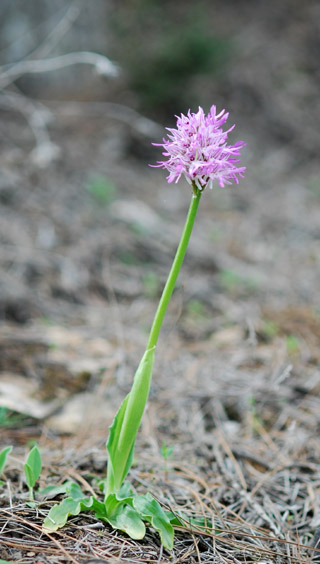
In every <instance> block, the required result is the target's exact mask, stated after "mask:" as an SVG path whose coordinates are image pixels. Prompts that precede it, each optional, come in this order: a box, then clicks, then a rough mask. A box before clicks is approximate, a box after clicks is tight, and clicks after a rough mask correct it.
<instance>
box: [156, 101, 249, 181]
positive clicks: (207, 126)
mask: <svg viewBox="0 0 320 564" xmlns="http://www.w3.org/2000/svg"><path fill="white" fill-rule="evenodd" d="M228 117H229V114H228V113H226V111H225V110H222V112H220V113H219V114H218V115H217V113H216V106H211V109H210V111H209V113H208V115H205V114H204V111H203V109H202V108H200V107H199V111H198V112H197V113H196V114H193V113H191V111H190V110H189V111H188V114H187V115H186V116H185V115H183V114H181V117H177V129H172V128H169V127H168V128H167V130H168V131H169V134H168V140H166V139H163V143H153V145H158V146H160V147H163V148H164V149H165V152H164V153H162V154H163V156H164V157H168V159H167V160H165V161H158V164H156V165H153V166H156V167H161V168H164V169H167V170H168V171H169V175H168V176H167V180H168V182H169V183H170V182H173V181H175V182H176V183H177V182H178V180H180V178H181V175H184V176H185V178H186V179H187V181H188V182H189V184H195V185H196V186H197V188H199V190H201V191H202V190H204V189H205V188H206V186H209V188H212V185H213V182H214V180H218V182H219V184H220V186H221V187H222V188H223V187H224V186H225V184H231V183H232V181H234V182H236V183H237V184H238V183H239V177H240V178H243V175H244V172H245V170H246V167H244V166H237V163H239V162H240V159H239V158H238V157H239V156H240V150H241V149H242V148H243V147H244V146H245V143H243V141H238V142H237V143H235V144H234V145H228V144H227V139H228V134H229V133H230V131H232V130H233V129H234V127H235V126H234V125H233V126H232V127H230V129H228V130H227V131H223V129H222V127H221V126H222V125H223V124H224V123H225V122H226V121H227V119H228ZM151 166H152V165H151Z"/></svg>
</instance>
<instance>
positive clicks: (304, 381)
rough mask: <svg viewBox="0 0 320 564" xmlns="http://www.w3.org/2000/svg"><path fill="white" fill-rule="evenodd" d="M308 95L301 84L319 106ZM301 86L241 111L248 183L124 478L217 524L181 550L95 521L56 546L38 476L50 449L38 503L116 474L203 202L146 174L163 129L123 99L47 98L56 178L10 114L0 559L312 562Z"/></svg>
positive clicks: (310, 177)
mask: <svg viewBox="0 0 320 564" xmlns="http://www.w3.org/2000/svg"><path fill="white" fill-rule="evenodd" d="M284 4H285V3H284ZM311 4H312V3H310V6H311ZM270 17H271V16H270ZM255 29H257V28H255ZM266 29H267V27H265V28H263V29H262V30H260V31H261V33H262V32H263V31H266ZM299 29H302V31H303V30H304V28H303V26H302V27H301V28H299ZM248 30H249V31H250V25H249V24H248V29H247V31H248ZM291 31H292V28H291V27H290V28H288V29H287V38H288V37H289V38H290V32H291ZM256 33H258V32H257V31H256ZM301 33H302V32H301ZM258 36H259V34H258ZM259 37H260V36H259ZM299 37H300V40H301V42H302V43H303V41H302V35H301V36H299ZM254 40H256V36H252V41H254ZM278 40H279V41H280V39H278ZM304 44H305V43H303V45H304ZM281 52H282V53H283V52H284V50H282V51H281ZM297 52H298V48H297ZM290 53H291V54H290V56H291V57H292V60H295V59H294V54H292V51H291V52H290ZM268 56H270V57H272V49H271V51H268V52H267V53H266V54H265V57H266V60H267V58H268ZM299 56H302V55H300V52H299ZM310 60H312V59H310ZM242 64H243V72H245V68H246V61H245V56H244V57H243V61H242ZM253 66H254V65H253ZM253 66H252V67H251V68H253ZM255 68H256V72H257V73H258V75H255V76H259V79H258V80H257V81H256V82H254V80H253V79H252V84H251V89H253V88H255V89H256V92H258V93H259V92H260V94H261V96H260V98H259V99H260V101H262V103H264V102H265V98H264V97H263V95H262V93H265V89H266V88H267V83H266V80H265V75H264V69H263V68H260V66H259V62H258V60H257V61H256V66H255ZM267 68H269V69H270V66H269V67H267ZM240 74H241V73H239V75H240ZM230 76H231V78H230V80H234V81H236V80H237V76H238V75H237V72H236V71H235V72H234V74H233V75H232V73H231V74H230ZM241 76H242V77H243V74H242V75H241ZM239 80H240V79H239ZM248 83H250V76H249V75H248V76H247V84H248ZM315 83H316V79H315V82H311V80H310V81H309V82H307V83H305V84H304V87H305V89H306V90H305V91H307V92H309V94H310V97H311V98H312V92H314V91H315V90H313V89H314V88H315ZM291 87H292V92H291V95H290V96H288V92H287V91H286V89H283V88H282V89H281V88H279V89H278V90H277V91H276V92H277V96H278V98H277V100H278V104H274V106H272V107H273V109H274V108H277V111H278V112H279V114H277V113H276V112H275V110H274V112H275V113H274V114H273V116H272V115H270V114H269V115H268V114H267V112H266V111H263V112H261V115H262V116H263V117H261V120H260V121H259V118H258V115H259V112H256V113H254V115H252V116H251V121H250V111H249V110H248V120H247V122H246V120H245V117H246V116H244V118H243V120H242V121H241V120H240V123H239V124H238V125H237V128H236V130H235V132H234V138H235V139H239V138H241V139H245V140H246V141H247V143H248V145H247V148H246V150H245V154H244V158H245V161H246V165H247V167H248V173H247V175H246V178H245V179H244V180H243V181H242V182H241V184H240V185H239V186H237V187H230V188H228V189H224V190H222V189H220V188H218V187H217V188H216V189H215V190H213V191H212V192H210V191H207V192H205V193H204V194H203V197H202V201H201V205H200V210H199V215H198V218H197V222H196V226H195V229H194V233H193V235H192V240H191V243H190V247H189V249H188V254H187V257H186V260H185V263H184V265H183V268H182V271H181V274H180V277H179V283H178V286H177V289H176V291H175V293H174V296H173V299H172V301H171V304H170V307H169V311H168V314H167V316H166V319H165V323H164V327H163V330H162V333H161V337H160V342H159V346H158V350H157V355H156V364H155V371H154V379H153V384H152V389H151V395H150V400H149V404H148V409H147V411H146V414H145V417H144V420H143V425H142V429H141V432H140V434H139V437H138V441H137V447H136V461H135V464H134V467H133V469H132V471H131V472H130V480H131V482H132V484H133V485H134V486H135V488H136V489H137V491H139V492H145V491H151V493H152V494H153V495H155V497H156V498H157V499H159V501H160V502H161V503H163V504H164V506H166V507H170V508H171V509H172V510H175V511H178V510H179V509H183V511H184V512H185V513H186V514H187V515H188V516H190V517H191V516H205V517H206V518H208V519H212V520H213V522H214V529H213V531H211V532H208V531H206V532H201V531H199V530H196V529H195V530H192V529H190V527H189V526H188V524H187V523H186V528H185V530H180V531H177V532H176V540H175V546H174V550H173V551H172V553H169V552H166V551H164V550H162V548H161V546H160V542H159V540H158V537H157V535H156V534H155V533H154V532H153V531H152V530H151V529H149V531H148V534H147V536H146V538H145V539H144V540H143V541H142V542H135V541H132V540H131V539H128V538H127V537H125V535H123V534H120V533H117V532H114V531H111V530H110V529H109V528H108V527H107V526H105V525H103V524H102V525H101V524H99V523H98V522H97V521H96V520H95V519H94V517H93V516H92V515H90V514H86V515H84V516H78V517H74V518H72V519H71V520H70V522H69V523H68V525H67V526H66V527H65V528H63V529H62V530H61V531H58V532H57V533H54V534H52V535H44V534H42V533H41V524H42V521H43V518H44V517H45V516H46V514H47V513H48V510H49V508H50V506H51V505H52V503H54V502H55V501H56V500H47V499H45V498H43V497H41V495H39V496H38V497H37V499H38V501H39V504H38V505H37V506H36V507H30V506H29V505H28V491H27V487H26V484H25V483H24V481H23V462H24V460H25V457H26V454H27V451H28V448H29V446H30V445H31V444H33V442H34V441H35V440H36V441H37V443H38V444H39V446H40V449H41V453H42V458H43V472H42V475H41V479H40V483H39V486H40V487H45V486H46V485H48V484H53V483H61V482H62V481H64V480H65V479H74V480H76V481H78V483H80V484H81V485H82V486H83V487H84V489H88V490H90V488H91V487H94V488H96V483H97V480H98V479H99V478H101V477H103V476H104V473H105V468H106V451H105V441H106V437H107V432H108V426H109V425H110V424H111V421H112V419H113V416H114V414H115V411H116V409H117V407H118V405H119V404H120V402H121V400H122V399H123V398H124V396H125V394H126V393H127V392H128V390H129V389H130V384H131V381H132V376H133V374H134V370H135V368H136V366H137V364H138V362H139V359H140V357H141V355H142V353H143V351H144V346H145V344H146V340H147V334H148V328H149V327H150V324H151V322H152V318H153V314H154V311H155V309H156V306H157V302H158V299H159V296H160V293H161V289H162V287H163V284H164V282H165V280H166V276H167V273H168V270H169V268H170V265H171V261H172V258H173V256H174V253H175V249H176V246H177V243H178V241H179V237H180V233H181V230H182V227H183V223H184V219H185V215H186V212H187V208H188V205H189V199H190V191H189V187H188V186H187V184H186V183H184V182H183V181H181V183H179V184H178V185H174V186H172V185H170V186H169V185H167V184H166V181H165V174H164V173H163V172H162V171H159V170H157V169H151V168H149V167H148V163H150V162H155V161H156V160H157V158H158V154H157V151H156V149H154V148H152V147H151V146H150V143H151V141H152V140H156V138H158V139H159V138H161V135H162V130H161V128H160V129H159V128H158V126H157V125H156V124H154V123H153V122H145V121H143V119H142V118H141V119H140V118H139V116H137V115H135V114H132V113H129V114H128V113H126V109H125V108H121V107H119V106H117V105H115V104H109V103H90V102H88V103H85V102H84V103H72V102H70V103H66V102H60V103H58V102H56V103H53V102H51V103H48V104H47V106H48V108H49V110H50V112H51V115H52V117H53V119H52V121H51V123H50V124H49V126H48V130H49V133H50V137H51V140H52V142H54V143H55V145H56V146H57V147H58V148H59V154H57V158H56V159H55V160H54V161H52V162H50V163H49V164H47V165H46V166H42V167H41V166H39V158H37V155H35V154H34V152H33V153H32V149H33V143H34V141H33V137H32V133H31V130H30V127H29V125H28V124H27V123H26V122H25V121H24V119H23V118H22V117H21V118H20V117H19V116H18V115H17V114H16V113H15V112H14V111H8V110H6V111H2V112H1V122H0V128H1V135H0V139H1V169H2V171H1V184H0V200H1V211H0V213H1V224H0V237H1V259H0V274H1V299H0V313H1V325H0V350H1V359H0V370H1V375H0V393H1V406H2V408H1V412H0V417H1V445H0V446H1V448H2V447H4V446H7V445H13V447H14V448H13V451H12V453H11V455H10V457H9V459H8V464H7V466H6V468H5V472H4V475H3V477H2V479H3V484H2V486H1V488H0V492H1V497H0V505H1V508H0V521H1V526H0V558H2V559H3V560H9V561H13V562H21V563H24V564H27V563H29V562H30V563H31V562H37V563H38V564H40V563H46V564H47V563H48V564H49V563H50V564H51V563H52V564H54V563H60V562H61V563H63V562H78V563H85V562H87V563H90V562H91V563H92V564H93V563H94V562H96V563H98V562H101V563H102V562H130V563H131V562H146V563H153V562H154V563H157V562H163V563H165V562H172V563H178V562H185V563H196V562H207V563H209V562H210V563H211V562H215V563H223V562H224V563H227V562H228V563H229V562H230V563H231V562H234V563H236V562H261V564H262V562H263V563H267V562H272V563H280V562H290V563H291V562H292V563H295V562H307V561H311V560H312V559H313V561H314V562H317V561H319V558H320V556H319V554H320V552H317V551H316V550H314V549H313V548H312V546H313V545H314V544H315V543H316V537H317V529H318V527H320V503H319V502H320V471H319V460H320V447H319V430H320V372H319V364H320V314H319V312H320V289H319V282H318V281H319V273H320V253H319V238H320V230H319V225H320V200H319V196H320V183H319V178H320V176H319V169H318V164H317V162H316V159H315V153H316V151H317V147H318V142H319V139H318V133H317V131H316V126H313V124H316V123H317V120H318V119H319V115H318V114H317V112H316V108H317V103H316V101H315V105H314V106H312V107H309V111H308V112H306V108H305V106H303V107H300V106H299V94H297V92H296V91H295V90H294V84H293V83H291ZM308 87H309V90H308ZM311 98H310V99H311ZM272 99H273V100H275V94H274V96H273V98H272ZM286 99H287V101H288V104H287V105H285V102H284V100H286ZM290 104H291V106H290ZM284 106H285V107H286V109H287V114H284V113H281V108H282V107H284ZM264 110H265V108H264ZM270 111H271V110H270ZM280 114H281V119H283V120H284V124H283V126H285V124H286V123H287V122H288V123H289V122H290V123H291V125H292V128H291V136H292V137H291V139H292V142H290V143H289V142H288V141H287V140H285V141H284V140H281V135H280V133H279V131H280V130H281V124H280V123H279V120H278V117H279V115H280ZM277 116H278V117H277ZM293 116H295V117H297V119H296V121H295V120H294V119H293ZM290 117H291V121H290V119H289V118H290ZM231 119H232V118H231ZM279 119H280V118H279ZM286 120H287V122H286ZM305 120H307V125H306V127H305V128H302V127H300V126H301V125H302V124H303V122H304V123H306V121H305ZM142 125H143V126H144V131H147V133H143V134H142V133H141V127H142ZM254 125H258V126H259V125H262V126H263V127H264V130H263V131H261V129H259V130H255V133H253V126H254ZM299 127H300V132H301V134H300V135H298V133H297V131H298V130H299ZM296 128H297V129H296ZM284 129H285V127H284ZM281 131H283V130H281ZM40 156H41V155H40ZM38 157H39V156H38ZM40 164H41V163H40ZM164 443H165V444H166V445H168V446H169V447H171V446H172V447H173V451H172V453H171V455H170V457H169V458H168V460H166V459H164V457H163V456H161V449H162V445H163V444H164ZM315 534H316V537H315Z"/></svg>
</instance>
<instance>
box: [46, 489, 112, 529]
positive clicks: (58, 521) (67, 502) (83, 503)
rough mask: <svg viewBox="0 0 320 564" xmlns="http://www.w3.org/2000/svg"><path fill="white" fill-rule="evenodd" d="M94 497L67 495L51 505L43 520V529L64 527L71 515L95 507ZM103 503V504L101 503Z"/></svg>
mask: <svg viewBox="0 0 320 564" xmlns="http://www.w3.org/2000/svg"><path fill="white" fill-rule="evenodd" d="M94 501H95V500H94V498H93V497H92V496H90V497H86V498H82V499H81V500H79V499H72V497H67V498H66V499H64V500H63V501H62V502H61V503H58V504H57V505H54V506H53V507H51V509H50V511H49V513H48V516H47V517H46V518H45V520H44V522H43V527H42V528H43V529H49V530H50V531H57V530H58V529H61V527H63V526H64V525H65V524H66V522H67V520H68V517H69V516H70V515H79V513H80V512H81V511H90V510H92V509H93V506H94V505H95V504H94ZM101 505H103V504H101Z"/></svg>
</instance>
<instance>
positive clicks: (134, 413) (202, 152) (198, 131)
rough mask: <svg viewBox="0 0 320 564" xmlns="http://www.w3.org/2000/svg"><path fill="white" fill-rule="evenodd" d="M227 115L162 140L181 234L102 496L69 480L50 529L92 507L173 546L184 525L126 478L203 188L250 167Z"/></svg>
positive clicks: (114, 432)
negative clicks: (180, 199)
mask: <svg viewBox="0 0 320 564" xmlns="http://www.w3.org/2000/svg"><path fill="white" fill-rule="evenodd" d="M227 119H228V114H227V113H226V112H225V110H223V111H222V112H220V114H217V113H216V107H215V106H212V107H211V109H210V111H209V113H208V115H205V114H204V111H203V110H202V108H199V111H198V112H197V113H195V114H194V113H191V111H190V110H189V112H188V114H187V115H186V116H185V115H183V114H182V115H181V117H180V118H178V120H177V129H169V132H170V134H169V136H168V137H169V140H164V141H163V143H162V144H161V146H162V147H163V148H164V150H165V152H164V153H163V155H164V156H166V157H168V159H167V160H166V161H161V162H158V164H157V165H155V166H158V167H162V168H165V169H167V170H168V171H169V176H168V177H167V180H168V182H169V183H171V182H173V181H175V182H177V181H178V180H179V179H180V177H181V176H182V175H184V176H185V178H186V180H187V181H188V183H189V185H190V186H191V190H192V198H191V203H190V207H189V211H188V215H187V219H186V222H185V226H184V229H183V232H182V236H181V240H180V243H179V245H178V249H177V252H176V255H175V258H174V261H173V264H172V267H171V270H170V273H169V276H168V279H167V282H166V284H165V287H164V289H163V292H162V295H161V298H160V302H159V305H158V308H157V311H156V314H155V317H154V321H153V324H152V327H151V330H150V334H149V339H148V342H147V346H146V350H145V353H144V355H143V357H142V359H141V362H140V364H139V366H138V369H137V371H136V373H135V376H134V379H133V384H132V388H131V390H130V392H129V394H128V395H127V397H126V398H125V399H124V401H123V403H122V404H121V406H120V408H119V410H118V412H117V414H116V416H115V418H114V420H113V423H112V425H111V427H110V432H109V437H108V440H107V444H106V447H107V451H108V466H107V475H106V478H105V480H104V482H103V494H104V498H103V500H101V501H100V500H98V498H96V497H94V496H89V497H88V496H85V495H84V494H83V493H82V491H81V488H80V486H79V485H78V484H76V483H74V482H67V483H66V484H65V488H64V489H65V491H64V493H65V494H66V495H67V497H66V498H65V499H64V500H63V501H62V502H61V503H60V504H58V505H55V506H53V507H52V508H51V510H50V511H49V514H48V516H47V518H46V519H45V521H44V525H43V526H44V529H46V530H48V529H49V530H50V531H54V530H57V529H59V528H60V527H62V526H63V525H64V524H65V523H66V521H67V519H68V517H69V516H70V515H78V514H79V513H80V512H81V511H93V512H94V513H95V516H96V517H97V518H99V519H101V520H102V521H106V522H107V523H109V524H110V525H111V526H112V527H113V528H115V529H119V530H120V531H124V532H125V533H127V534H128V535H129V536H130V537H131V538H133V539H142V538H143V537H144V535H145V531H146V528H145V523H149V524H150V525H151V527H153V528H154V529H155V530H156V531H158V533H159V535H160V539H161V542H162V544H163V546H164V547H165V548H166V549H169V550H170V549H172V547H173V541H174V529H173V525H177V524H178V525H181V524H183V521H182V520H179V518H177V516H176V515H173V514H172V513H171V512H168V511H164V510H163V509H162V507H161V505H160V504H159V502H158V501H157V500H156V499H154V498H153V497H152V496H151V494H150V493H146V494H143V495H138V494H136V493H135V491H134V490H133V489H132V487H131V486H130V484H129V483H128V482H127V481H125V479H126V476H127V474H128V472H129V470H130V468H131V466H132V462H133V451H134V446H135V441H136V437H137V433H138V430H139V427H140V423H141V419H142V416H143V413H144V410H145V406H146V403H147V399H148V396H149V390H150V384H151V378H152V370H153V363H154V356H155V350H156V346H157V342H158V337H159V333H160V329H161V326H162V322H163V319H164V316H165V313H166V310H167V307H168V304H169V302H170V298H171V295H172V292H173V290H174V287H175V284H176V281H177V278H178V274H179V271H180V268H181V266H182V263H183V260H184V257H185V254H186V251H187V247H188V243H189V239H190V236H191V232H192V228H193V225H194V221H195V218H196V214H197V211H198V207H199V203H200V199H201V196H202V192H203V191H204V189H205V188H206V187H209V188H212V186H213V182H214V181H215V180H218V182H219V184H220V186H221V187H224V186H225V184H231V182H232V181H234V182H236V183H238V182H239V178H238V176H239V177H242V176H243V174H244V171H245V167H238V166H237V163H238V162H239V159H238V157H239V155H240V149H241V148H242V147H243V146H244V143H243V142H242V141H239V142H237V143H236V144H235V145H227V137H228V133H229V131H230V130H228V131H223V129H222V127H221V126H222V125H223V124H224V123H225V122H226V121H227ZM231 129H233V128H231ZM167 452H168V451H167ZM60 491H61V490H60ZM197 524H199V522H197Z"/></svg>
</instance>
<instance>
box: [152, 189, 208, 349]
mask: <svg viewBox="0 0 320 564" xmlns="http://www.w3.org/2000/svg"><path fill="white" fill-rule="evenodd" d="M201 194H202V192H201V191H200V190H199V189H198V188H197V187H196V186H195V184H193V196H192V200H191V203H190V207H189V212H188V215H187V219H186V223H185V226H184V229H183V233H182V236H181V240H180V243H179V246H178V249H177V252H176V256H175V257H174V261H173V263H172V267H171V270H170V272H169V276H168V279H167V282H166V285H165V287H164V289H163V292H162V295H161V299H160V302H159V305H158V309H157V311H156V314H155V317H154V320H153V324H152V327H151V331H150V335H149V340H148V344H147V349H152V348H153V347H155V346H156V344H157V341H158V337H159V333H160V329H161V326H162V322H163V318H164V316H165V313H166V311H167V307H168V304H169V301H170V298H171V295H172V292H173V290H174V287H175V284H176V281H177V278H178V274H179V271H180V268H181V265H182V263H183V259H184V257H185V254H186V250H187V247H188V243H189V239H190V235H191V232H192V228H193V224H194V220H195V217H196V215H197V211H198V206H199V202H200V198H201Z"/></svg>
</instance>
